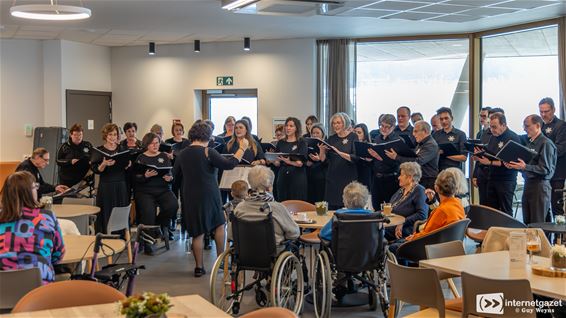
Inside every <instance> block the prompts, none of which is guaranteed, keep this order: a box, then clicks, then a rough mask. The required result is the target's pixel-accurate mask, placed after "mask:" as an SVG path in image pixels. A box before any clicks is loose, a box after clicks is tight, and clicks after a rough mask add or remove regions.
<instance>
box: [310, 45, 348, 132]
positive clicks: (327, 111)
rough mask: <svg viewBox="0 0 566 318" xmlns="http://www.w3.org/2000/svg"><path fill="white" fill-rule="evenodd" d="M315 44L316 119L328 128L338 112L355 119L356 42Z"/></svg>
mask: <svg viewBox="0 0 566 318" xmlns="http://www.w3.org/2000/svg"><path fill="white" fill-rule="evenodd" d="M316 44H317V45H316V51H317V74H318V80H317V107H316V113H317V117H318V118H319V120H320V122H321V123H323V124H324V125H326V126H327V127H329V126H330V125H329V120H330V117H331V116H332V115H333V114H335V113H337V112H344V113H346V114H348V115H349V116H350V117H351V118H354V119H355V113H356V108H355V103H356V42H355V41H354V40H349V39H337V40H318V41H317V42H316Z"/></svg>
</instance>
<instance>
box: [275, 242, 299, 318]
mask: <svg viewBox="0 0 566 318" xmlns="http://www.w3.org/2000/svg"><path fill="white" fill-rule="evenodd" d="M304 285H305V282H304V280H303V269H302V267H301V262H299V259H298V258H297V256H295V255H294V254H293V253H291V252H289V251H286V252H283V253H281V255H279V257H277V261H276V262H275V266H274V267H273V272H272V276H271V295H270V296H271V306H275V307H284V308H287V309H289V310H291V311H293V312H294V313H296V314H300V312H301V310H302V308H303V299H304V291H305V290H304V288H305V286H304Z"/></svg>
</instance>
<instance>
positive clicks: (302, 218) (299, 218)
mask: <svg viewBox="0 0 566 318" xmlns="http://www.w3.org/2000/svg"><path fill="white" fill-rule="evenodd" d="M308 220H309V218H308V216H307V214H306V213H297V221H301V222H306V221H308Z"/></svg>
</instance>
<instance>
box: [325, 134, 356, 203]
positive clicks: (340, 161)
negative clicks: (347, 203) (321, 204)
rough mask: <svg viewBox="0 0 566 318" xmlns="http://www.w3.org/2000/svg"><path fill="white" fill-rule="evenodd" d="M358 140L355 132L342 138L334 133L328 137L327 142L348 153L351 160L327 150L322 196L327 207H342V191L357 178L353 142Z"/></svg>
mask: <svg viewBox="0 0 566 318" xmlns="http://www.w3.org/2000/svg"><path fill="white" fill-rule="evenodd" d="M357 140H358V136H357V135H356V134H355V133H350V134H348V135H347V136H346V137H344V138H342V137H339V136H338V135H336V134H334V135H332V136H330V137H329V138H328V140H327V141H328V143H329V144H330V145H332V146H334V147H336V148H337V149H338V150H340V151H342V152H345V153H347V154H350V158H351V160H352V161H348V160H346V159H344V158H342V157H340V156H339V155H338V154H337V153H335V152H334V151H332V150H327V152H326V160H327V161H328V170H327V172H326V186H325V193H324V197H325V198H326V200H325V201H327V202H328V205H329V208H330V206H332V207H336V206H339V207H342V206H343V205H344V203H343V202H342V191H343V190H344V187H346V186H347V185H348V183H350V182H352V181H356V180H357V179H358V168H357V167H356V161H357V160H358V158H357V157H356V155H355V154H354V152H355V150H354V142H355V141H357Z"/></svg>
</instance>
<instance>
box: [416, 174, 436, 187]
mask: <svg viewBox="0 0 566 318" xmlns="http://www.w3.org/2000/svg"><path fill="white" fill-rule="evenodd" d="M435 181H436V177H434V178H430V177H422V178H421V181H420V182H419V184H420V185H422V186H423V187H424V188H425V189H431V190H434V182H435Z"/></svg>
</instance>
